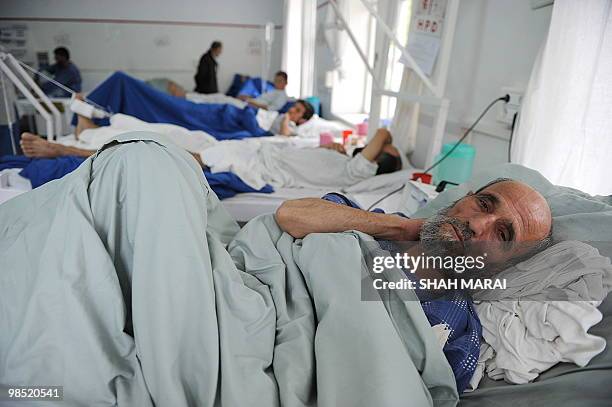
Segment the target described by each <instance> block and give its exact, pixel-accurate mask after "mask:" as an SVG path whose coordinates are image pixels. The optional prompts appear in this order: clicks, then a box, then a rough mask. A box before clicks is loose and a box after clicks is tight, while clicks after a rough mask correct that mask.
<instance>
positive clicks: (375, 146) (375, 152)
mask: <svg viewBox="0 0 612 407" xmlns="http://www.w3.org/2000/svg"><path fill="white" fill-rule="evenodd" d="M392 141H393V138H392V137H391V133H390V132H389V130H387V129H383V128H381V129H378V130H376V134H374V137H372V140H370V142H369V143H368V145H367V146H365V148H364V149H363V150H361V155H362V156H363V157H364V158H366V159H367V160H369V161H372V162H374V161H376V159H377V158H378V156H379V155H380V153H381V152H382V151H383V149H384V148H385V146H386V145H387V144H391V142H392Z"/></svg>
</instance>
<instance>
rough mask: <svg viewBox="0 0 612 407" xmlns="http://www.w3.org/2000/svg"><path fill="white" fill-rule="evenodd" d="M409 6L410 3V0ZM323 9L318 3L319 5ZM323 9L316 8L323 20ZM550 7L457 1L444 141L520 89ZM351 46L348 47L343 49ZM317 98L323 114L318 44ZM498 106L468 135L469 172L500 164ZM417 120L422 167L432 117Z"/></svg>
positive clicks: (504, 136) (523, 1)
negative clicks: (505, 90) (507, 90)
mask: <svg viewBox="0 0 612 407" xmlns="http://www.w3.org/2000/svg"><path fill="white" fill-rule="evenodd" d="M413 1H415V0H413ZM322 4H323V3H322ZM327 7H328V6H324V7H320V8H319V13H318V15H317V18H318V19H319V21H320V20H321V19H323V17H324V15H325V12H326V11H327ZM551 12H552V6H548V7H544V8H541V9H537V10H532V9H531V2H530V0H461V1H460V5H459V15H458V19H457V28H456V31H455V40H454V44H453V51H452V55H451V61H450V70H449V76H448V81H447V88H446V95H447V97H449V99H450V101H451V105H450V111H449V122H448V125H447V134H446V138H445V142H450V141H453V140H456V139H457V138H458V137H459V136H460V135H461V134H462V133H463V130H464V128H465V127H467V126H469V125H470V124H471V123H472V122H473V120H475V119H476V117H477V116H478V115H479V114H480V112H481V111H482V110H483V109H484V108H485V107H486V106H487V105H488V103H489V102H490V101H491V100H493V99H494V98H496V97H498V96H503V95H502V89H501V88H502V87H506V86H511V87H518V88H525V87H526V85H527V82H528V80H529V76H530V74H531V67H532V65H533V62H534V61H535V58H536V55H537V53H538V50H539V49H540V46H541V44H542V42H543V41H544V38H545V36H546V33H547V31H548V26H549V23H550V17H551ZM348 46H349V47H352V45H350V44H349V45H348ZM317 58H318V59H317V67H318V70H317V75H318V78H319V87H318V89H317V90H318V92H319V97H320V98H321V100H322V102H323V107H324V114H326V113H327V114H329V113H330V112H329V102H328V103H325V102H326V101H329V99H330V90H329V89H326V88H325V87H324V86H322V85H321V84H322V81H323V79H322V78H324V75H325V71H326V70H327V69H329V68H330V66H331V58H330V56H329V52H328V51H327V50H326V49H325V45H324V43H323V42H319V44H318V47H317ZM497 112H498V106H496V107H495V108H493V109H492V110H491V111H490V113H489V114H488V115H487V116H485V117H484V118H483V120H482V121H481V122H480V124H479V126H478V127H477V129H478V131H476V132H474V133H473V134H472V139H471V142H472V144H473V145H474V146H475V147H476V161H475V170H478V169H479V168H482V167H487V166H490V165H493V164H498V163H503V162H505V161H506V156H507V148H508V141H507V140H508V137H509V134H510V132H509V129H508V127H507V126H506V125H505V124H503V123H499V122H497V121H496V117H497ZM422 116H425V117H423V118H422V124H423V125H422V126H421V127H420V128H419V136H418V143H417V147H416V151H415V153H414V154H413V156H412V157H411V160H412V161H413V163H414V164H415V165H418V166H423V165H424V160H425V156H426V151H427V146H428V143H429V139H430V137H431V123H432V117H428V116H427V115H422Z"/></svg>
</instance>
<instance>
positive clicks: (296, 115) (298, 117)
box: [287, 103, 306, 124]
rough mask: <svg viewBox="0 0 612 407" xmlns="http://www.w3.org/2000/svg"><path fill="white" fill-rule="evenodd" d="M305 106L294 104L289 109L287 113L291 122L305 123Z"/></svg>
mask: <svg viewBox="0 0 612 407" xmlns="http://www.w3.org/2000/svg"><path fill="white" fill-rule="evenodd" d="M305 111H306V109H304V105H303V104H301V103H294V105H293V106H291V107H290V108H289V110H288V111H287V115H288V116H289V120H291V121H292V122H294V123H297V124H300V123H302V122H303V120H302V118H303V117H304V112H305Z"/></svg>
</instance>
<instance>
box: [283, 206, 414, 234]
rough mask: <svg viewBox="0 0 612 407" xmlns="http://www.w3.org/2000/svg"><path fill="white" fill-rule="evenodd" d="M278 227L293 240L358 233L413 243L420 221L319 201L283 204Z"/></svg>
mask: <svg viewBox="0 0 612 407" xmlns="http://www.w3.org/2000/svg"><path fill="white" fill-rule="evenodd" d="M275 219H276V222H277V223H278V225H279V227H280V228H281V229H282V230H283V231H285V232H287V233H289V234H290V235H291V236H293V237H295V238H302V237H304V236H306V235H308V234H310V233H337V232H344V231H347V230H358V231H360V232H363V233H367V234H369V235H371V236H374V237H377V238H380V239H385V240H402V241H417V240H419V234H420V232H421V227H422V226H423V222H424V220H423V219H407V218H404V217H401V216H398V215H387V214H382V213H373V212H367V211H364V210H361V209H356V208H351V207H349V206H344V205H339V204H336V203H333V202H328V201H325V200H323V199H316V198H304V199H295V200H291V201H285V202H283V204H282V205H281V206H280V207H279V208H278V209H277V211H276V214H275Z"/></svg>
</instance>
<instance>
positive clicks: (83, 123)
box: [74, 115, 99, 140]
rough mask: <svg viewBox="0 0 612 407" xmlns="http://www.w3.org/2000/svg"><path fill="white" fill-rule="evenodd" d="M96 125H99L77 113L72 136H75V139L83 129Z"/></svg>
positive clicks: (94, 127)
mask: <svg viewBox="0 0 612 407" xmlns="http://www.w3.org/2000/svg"><path fill="white" fill-rule="evenodd" d="M98 127H99V126H98V125H97V124H95V123H94V122H93V120H91V119H89V118H87V117H85V116H81V115H78V120H77V126H76V129H75V130H74V137H76V139H77V140H78V139H79V135H80V134H81V132H82V131H83V130H87V129H96V128H98Z"/></svg>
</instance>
